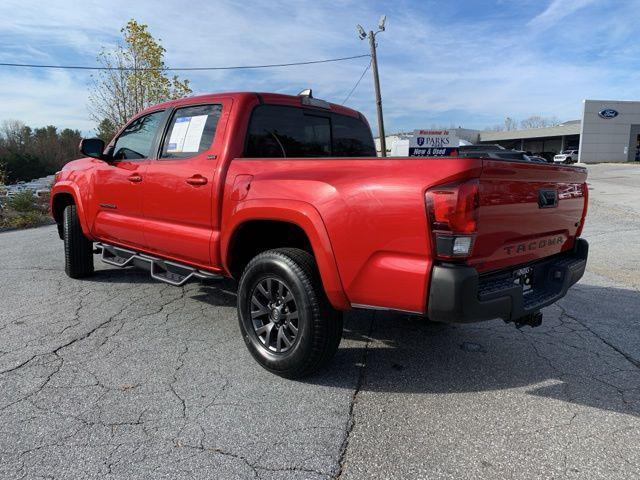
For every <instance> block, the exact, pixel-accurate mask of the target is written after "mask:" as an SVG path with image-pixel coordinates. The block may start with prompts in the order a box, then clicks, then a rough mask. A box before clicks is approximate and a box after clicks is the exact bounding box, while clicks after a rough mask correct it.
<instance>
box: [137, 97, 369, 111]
mask: <svg viewBox="0 0 640 480" xmlns="http://www.w3.org/2000/svg"><path fill="white" fill-rule="evenodd" d="M249 96H251V97H256V96H257V97H258V98H260V99H261V101H262V102H264V103H266V104H278V105H291V106H300V104H301V99H302V98H304V96H302V95H284V94H281V93H268V92H221V93H206V94H203V95H193V96H189V97H183V98H179V99H176V100H170V101H168V102H163V103H159V104H157V105H153V106H151V107H149V108H147V109H145V110H144V111H145V112H146V111H148V110H155V109H157V108H158V107H173V106H176V105H179V104H182V103H183V102H185V101H189V102H192V101H194V100H195V101H202V102H210V101H215V100H216V99H219V98H225V97H226V98H234V99H235V98H238V99H239V98H241V97H249ZM312 98H315V97H312ZM327 103H329V105H330V108H331V111H332V112H336V113H340V114H342V115H349V116H351V117H359V116H360V113H359V112H358V111H357V110H354V109H352V108H349V107H345V106H343V105H338V104H336V103H331V102H327ZM305 107H308V108H318V107H314V106H309V105H305ZM321 110H322V109H321ZM140 113H142V112H140Z"/></svg>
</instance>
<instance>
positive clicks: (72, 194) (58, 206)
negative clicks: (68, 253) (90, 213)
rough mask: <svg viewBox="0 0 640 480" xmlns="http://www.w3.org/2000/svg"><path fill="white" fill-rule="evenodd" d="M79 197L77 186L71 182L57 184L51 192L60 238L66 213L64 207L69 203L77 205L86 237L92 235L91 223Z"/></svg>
mask: <svg viewBox="0 0 640 480" xmlns="http://www.w3.org/2000/svg"><path fill="white" fill-rule="evenodd" d="M79 198H80V195H79V192H77V191H76V188H75V187H74V186H73V185H71V184H62V185H61V184H56V185H55V187H54V189H53V191H52V192H51V215H52V216H53V219H54V220H55V221H56V223H57V225H58V233H59V234H60V238H62V234H61V225H62V216H63V213H64V209H65V208H66V207H67V206H69V205H75V206H76V209H77V212H78V218H79V219H80V226H81V227H82V232H83V233H84V235H85V236H86V237H88V238H90V237H91V232H90V231H89V225H88V224H87V219H86V216H85V211H84V208H83V205H82V202H80V201H78V199H79Z"/></svg>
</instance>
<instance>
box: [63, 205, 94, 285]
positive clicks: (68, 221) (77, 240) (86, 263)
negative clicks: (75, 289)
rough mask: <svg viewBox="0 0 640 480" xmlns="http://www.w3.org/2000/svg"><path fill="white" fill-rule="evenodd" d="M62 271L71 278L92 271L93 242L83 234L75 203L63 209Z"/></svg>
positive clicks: (88, 273) (85, 274)
mask: <svg viewBox="0 0 640 480" xmlns="http://www.w3.org/2000/svg"><path fill="white" fill-rule="evenodd" d="M62 222H63V224H62V231H63V235H64V271H65V272H66V274H67V275H68V276H69V277H71V278H84V277H88V276H89V275H91V274H92V273H93V242H92V241H91V240H89V239H88V238H87V237H85V236H84V234H83V233H82V227H81V226H80V219H79V218H78V211H77V208H76V206H75V205H69V206H67V207H66V208H65V209H64V214H63V220H62Z"/></svg>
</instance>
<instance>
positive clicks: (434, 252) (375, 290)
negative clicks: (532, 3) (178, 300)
mask: <svg viewBox="0 0 640 480" xmlns="http://www.w3.org/2000/svg"><path fill="white" fill-rule="evenodd" d="M80 148H81V151H82V152H83V153H84V155H86V157H87V158H82V159H80V160H75V161H72V162H69V163H68V164H67V165H66V166H65V167H64V169H63V170H62V171H61V172H59V173H58V174H57V175H56V181H55V184H54V186H53V189H52V192H51V193H52V195H51V211H52V215H53V218H54V219H55V220H56V222H57V224H58V228H59V233H60V237H61V238H62V239H63V240H64V247H65V269H66V272H67V274H68V275H69V276H70V277H72V278H81V277H86V276H88V275H91V274H92V273H93V255H94V253H99V254H100V255H101V258H102V260H103V261H105V262H106V263H109V264H111V265H115V266H118V267H125V266H130V265H135V266H139V267H144V268H147V269H149V270H150V272H151V276H152V277H153V278H155V279H157V280H161V281H164V282H168V283H170V284H173V285H178V286H179V285H182V284H184V283H185V282H187V281H189V280H191V279H198V278H199V279H206V278H219V277H233V278H234V279H236V280H237V281H238V316H239V323H240V328H241V331H242V335H243V337H244V340H245V342H246V344H247V346H248V348H249V350H250V352H251V353H252V355H253V356H254V357H255V358H256V360H257V361H258V362H259V363H260V364H261V365H262V366H263V367H265V368H267V369H268V370H270V371H271V372H274V373H276V374H279V375H282V376H285V377H290V378H293V377H299V376H302V375H306V374H309V373H311V372H313V371H315V370H317V369H318V368H319V367H321V366H323V365H324V364H326V363H327V362H328V361H329V360H330V359H331V357H332V356H333V354H334V353H335V351H336V349H337V348H338V344H339V343H340V339H341V336H342V314H341V312H342V311H344V310H348V309H350V308H369V309H375V310H398V311H402V312H410V313H414V314H418V315H424V316H426V317H428V318H429V319H431V320H433V321H439V322H474V321H480V320H488V319H493V318H502V319H504V320H505V321H510V322H515V323H516V325H523V324H528V325H532V326H535V325H536V324H538V323H539V322H540V320H541V315H540V313H539V311H540V309H541V308H542V307H544V306H546V305H549V304H551V303H553V302H555V301H556V300H558V299H559V298H561V297H562V296H564V295H565V293H566V292H567V289H568V288H569V287H570V286H571V285H573V284H574V283H575V282H577V281H578V280H579V279H580V277H581V276H582V275H583V273H584V269H585V265H586V259H587V252H588V244H587V242H586V241H585V240H583V239H581V238H579V237H580V233H581V231H582V228H583V225H584V221H585V215H586V210H587V194H588V190H587V184H586V183H585V182H586V170H585V169H584V168H580V167H575V166H565V165H552V164H540V163H532V162H526V161H512V160H496V159H486V158H484V159H483V158H455V157H447V158H378V157H377V156H376V150H375V146H374V142H373V138H372V136H371V131H370V129H369V126H368V124H367V121H366V120H365V118H364V117H363V116H362V114H360V113H358V112H356V111H354V110H351V109H349V108H345V107H343V106H339V105H335V104H331V103H328V102H325V101H323V100H319V99H316V98H313V97H312V96H310V95H306V96H289V95H278V94H271V93H224V94H215V95H204V96H198V97H190V98H185V99H181V100H176V101H171V102H167V103H163V104H161V105H157V106H154V107H151V108H149V109H147V110H145V111H143V112H141V113H140V114H138V115H137V116H135V117H134V118H133V119H132V120H131V121H130V122H129V123H128V124H127V125H126V126H124V128H122V130H121V131H120V132H119V133H118V134H117V135H116V137H115V138H114V139H113V140H112V141H111V143H109V145H107V146H106V148H105V145H104V143H103V142H102V141H101V140H98V139H85V140H83V141H82V142H81V145H80Z"/></svg>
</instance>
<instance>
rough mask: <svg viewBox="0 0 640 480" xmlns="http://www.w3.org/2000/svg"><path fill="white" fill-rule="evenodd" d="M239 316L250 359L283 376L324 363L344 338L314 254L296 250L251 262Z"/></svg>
mask: <svg viewBox="0 0 640 480" xmlns="http://www.w3.org/2000/svg"><path fill="white" fill-rule="evenodd" d="M238 319H239V322H240V329H241V331H242V335H243V338H244V341H245V343H246V344H247V347H248V349H249V351H250V352H251V354H252V355H253V357H254V358H255V359H256V360H257V361H258V363H260V365H262V366H263V367H264V368H265V369H267V370H269V371H270V372H272V373H275V374H277V375H280V376H282V377H286V378H298V377H302V376H305V375H309V374H311V373H313V372H315V371H317V370H319V369H320V368H322V367H323V366H325V365H326V364H327V363H329V361H330V360H331V359H332V358H333V356H334V354H335V352H336V350H337V349H338V345H339V344H340V339H341V338H342V314H341V313H340V312H338V311H336V310H334V309H333V308H332V307H331V305H330V304H329V301H328V300H327V298H326V296H325V293H324V290H323V288H322V282H321V281H320V276H319V274H318V270H317V267H316V263H315V261H314V259H313V257H312V256H311V255H310V254H309V253H307V252H306V251H304V250H299V249H295V248H280V249H276V250H269V251H266V252H264V253H261V254H260V255H258V256H256V257H255V258H253V259H252V260H251V261H250V262H249V264H248V265H247V267H246V268H245V270H244V273H243V274H242V278H241V279H240V284H239V287H238Z"/></svg>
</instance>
